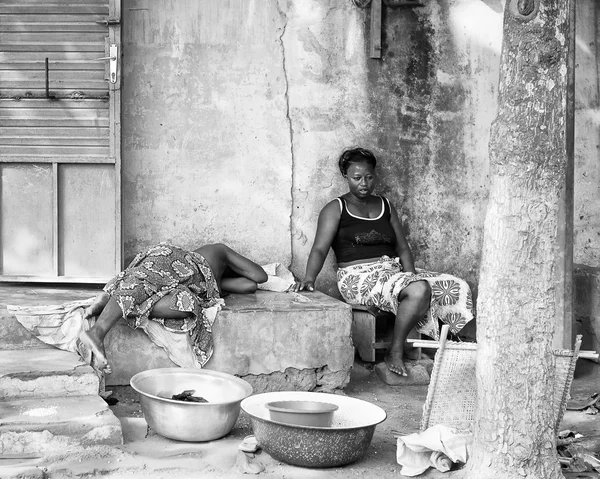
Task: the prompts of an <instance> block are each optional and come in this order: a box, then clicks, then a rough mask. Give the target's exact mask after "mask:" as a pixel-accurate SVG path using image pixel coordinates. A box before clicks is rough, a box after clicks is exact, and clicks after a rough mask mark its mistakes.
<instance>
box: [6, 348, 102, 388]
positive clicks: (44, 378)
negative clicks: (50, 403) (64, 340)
mask: <svg viewBox="0 0 600 479" xmlns="http://www.w3.org/2000/svg"><path fill="white" fill-rule="evenodd" d="M98 390H99V379H98V376H96V374H95V373H94V370H93V369H92V368H91V367H90V366H88V365H87V364H85V363H83V362H82V361H81V360H80V359H79V356H78V355H77V354H76V353H70V352H67V351H61V350H59V349H56V348H52V349H35V350H30V351H27V350H16V351H0V399H7V398H25V397H33V396H43V397H56V396H80V395H87V394H90V395H93V394H98Z"/></svg>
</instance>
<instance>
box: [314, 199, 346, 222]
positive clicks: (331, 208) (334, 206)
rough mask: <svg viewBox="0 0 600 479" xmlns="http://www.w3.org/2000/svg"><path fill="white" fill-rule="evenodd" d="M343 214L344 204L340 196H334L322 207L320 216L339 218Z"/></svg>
mask: <svg viewBox="0 0 600 479" xmlns="http://www.w3.org/2000/svg"><path fill="white" fill-rule="evenodd" d="M341 214H342V204H341V202H340V200H339V199H338V198H334V199H333V200H331V201H330V202H329V203H327V204H326V205H325V206H323V208H322V209H321V213H319V216H326V217H330V218H339V217H340V215H341Z"/></svg>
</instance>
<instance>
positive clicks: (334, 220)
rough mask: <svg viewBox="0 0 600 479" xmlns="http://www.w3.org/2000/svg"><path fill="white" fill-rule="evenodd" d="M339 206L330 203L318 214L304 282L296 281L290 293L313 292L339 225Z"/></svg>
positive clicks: (335, 202) (333, 202) (334, 202)
mask: <svg viewBox="0 0 600 479" xmlns="http://www.w3.org/2000/svg"><path fill="white" fill-rule="evenodd" d="M340 216H341V213H340V206H339V202H338V200H333V201H330V202H329V203H328V204H326V205H325V206H324V207H323V209H322V210H321V212H320V213H319V220H318V222H317V232H316V233H315V240H314V241H313V245H312V248H311V249H310V254H309V255H308V261H307V262H306V274H305V275H304V280H302V281H297V282H296V283H295V284H294V285H293V286H292V288H291V291H296V292H297V291H302V290H307V291H314V289H315V280H316V279H317V276H318V275H319V273H320V272H321V269H322V268H323V264H324V263H325V258H327V253H329V248H330V247H331V244H332V243H333V239H334V238H335V235H336V233H337V229H338V226H339V224H340Z"/></svg>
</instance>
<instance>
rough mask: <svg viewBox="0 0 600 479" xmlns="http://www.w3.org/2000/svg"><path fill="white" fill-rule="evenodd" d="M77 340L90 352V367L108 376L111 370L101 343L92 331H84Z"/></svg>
mask: <svg viewBox="0 0 600 479" xmlns="http://www.w3.org/2000/svg"><path fill="white" fill-rule="evenodd" d="M79 340H80V341H81V342H82V343H83V344H84V345H85V346H87V347H88V348H90V349H91V351H92V359H91V363H92V364H91V366H92V367H93V368H96V369H98V370H100V371H104V372H105V373H106V374H110V373H111V372H112V369H111V368H110V365H109V364H108V360H107V359H106V351H105V350H104V344H103V341H101V340H100V338H98V337H97V336H96V335H95V334H94V332H93V331H92V330H89V331H84V332H82V333H81V334H80V335H79Z"/></svg>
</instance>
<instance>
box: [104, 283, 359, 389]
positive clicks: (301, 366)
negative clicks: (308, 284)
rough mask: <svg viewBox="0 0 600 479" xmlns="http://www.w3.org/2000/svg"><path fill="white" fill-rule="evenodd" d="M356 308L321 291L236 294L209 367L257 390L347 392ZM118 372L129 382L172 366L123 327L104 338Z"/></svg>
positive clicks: (111, 381)
mask: <svg viewBox="0 0 600 479" xmlns="http://www.w3.org/2000/svg"><path fill="white" fill-rule="evenodd" d="M351 327H352V308H351V307H350V306H349V305H347V304H345V303H343V302H341V301H338V300H336V299H334V298H331V297H329V296H327V295H325V294H323V293H321V292H318V291H317V292H312V293H303V294H297V293H275V292H270V291H258V292H257V293H256V294H249V295H230V296H228V297H226V298H225V307H224V308H223V310H222V311H221V312H220V313H219V315H218V316H217V319H216V321H215V323H214V324H213V331H212V332H213V340H214V345H215V350H214V353H213V356H212V358H211V359H210V361H209V362H208V363H207V364H206V366H205V367H206V368H207V369H213V370H218V371H222V372H226V373H230V374H235V375H237V376H240V377H242V378H244V379H245V380H247V381H248V382H250V383H251V384H252V385H253V387H254V391H255V392H263V391H275V390H285V389H298V390H306V391H309V390H314V389H320V390H327V391H331V390H334V389H336V388H343V387H344V386H345V385H346V384H347V382H348V380H349V377H350V376H349V375H350V369H351V368H352V363H353V359H354V346H353V344H352V338H351ZM106 349H107V355H108V359H109V361H110V363H111V365H112V368H113V373H112V374H111V375H108V376H107V377H106V383H107V385H124V384H129V380H130V379H131V377H132V376H133V375H134V374H136V373H137V372H139V371H144V370H147V369H151V368H155V367H173V366H174V364H173V362H172V361H171V360H170V359H169V358H168V356H167V354H166V352H165V351H164V350H163V349H161V348H160V347H157V346H156V345H154V344H153V343H152V342H151V341H150V339H149V338H148V337H147V336H146V335H145V334H144V333H143V332H141V331H139V330H136V331H134V330H131V329H130V328H128V327H127V326H126V325H125V324H124V323H123V322H120V323H118V324H117V326H115V328H113V330H112V331H111V332H110V333H109V335H108V336H107V338H106Z"/></svg>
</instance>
